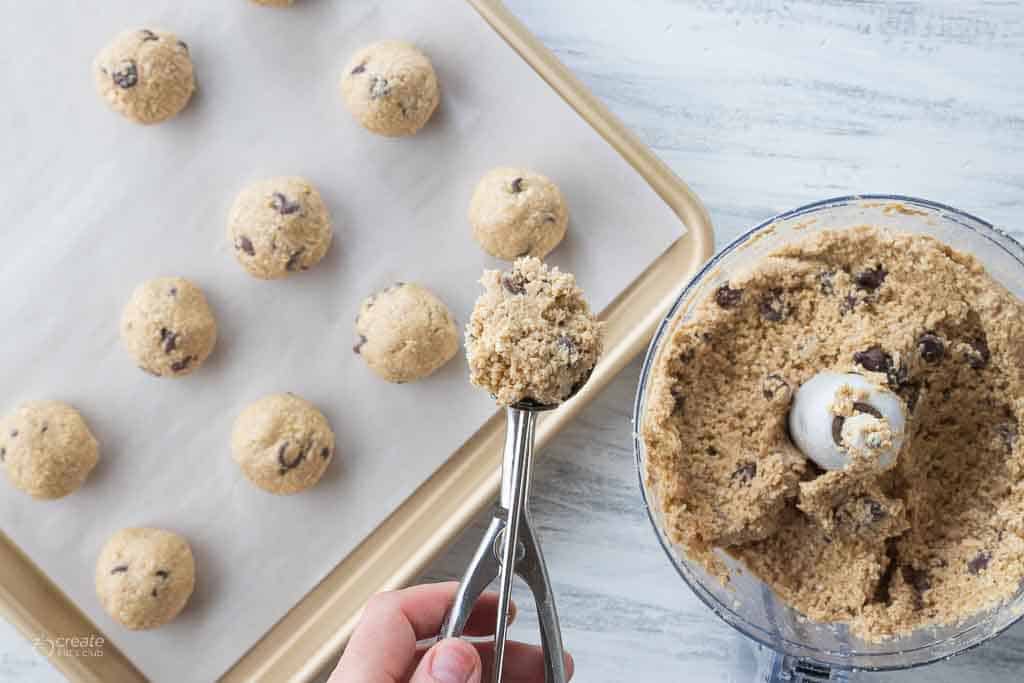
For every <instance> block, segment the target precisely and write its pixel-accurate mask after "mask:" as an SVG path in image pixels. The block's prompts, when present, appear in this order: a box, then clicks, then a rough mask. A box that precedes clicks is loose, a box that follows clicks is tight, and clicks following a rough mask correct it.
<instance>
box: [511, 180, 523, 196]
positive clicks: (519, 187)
mask: <svg viewBox="0 0 1024 683" xmlns="http://www.w3.org/2000/svg"><path fill="white" fill-rule="evenodd" d="M524 189H525V188H524V187H523V179H522V178H516V179H515V180H513V181H512V194H519V193H520V192H522V191H523V190H524Z"/></svg>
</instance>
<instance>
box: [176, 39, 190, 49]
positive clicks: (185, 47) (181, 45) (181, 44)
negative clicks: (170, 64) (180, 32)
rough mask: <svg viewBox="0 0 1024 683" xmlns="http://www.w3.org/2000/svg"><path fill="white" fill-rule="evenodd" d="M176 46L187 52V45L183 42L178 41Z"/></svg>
mask: <svg viewBox="0 0 1024 683" xmlns="http://www.w3.org/2000/svg"><path fill="white" fill-rule="evenodd" d="M178 45H179V47H181V49H182V50H184V51H185V52H188V43H186V42H185V41H184V40H179V41H178Z"/></svg>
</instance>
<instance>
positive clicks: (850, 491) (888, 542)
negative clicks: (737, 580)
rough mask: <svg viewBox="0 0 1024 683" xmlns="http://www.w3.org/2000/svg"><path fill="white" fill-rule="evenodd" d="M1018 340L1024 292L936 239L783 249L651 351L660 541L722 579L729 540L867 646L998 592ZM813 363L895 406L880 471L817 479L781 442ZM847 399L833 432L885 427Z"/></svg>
mask: <svg viewBox="0 0 1024 683" xmlns="http://www.w3.org/2000/svg"><path fill="white" fill-rule="evenodd" d="M1021 339H1024V302H1022V301H1021V300H1020V299H1018V298H1017V297H1015V296H1014V295H1013V294H1011V293H1010V292H1009V291H1007V289H1006V288H1005V287H1003V285H1001V284H1000V283H998V282H997V281H996V280H994V279H993V278H992V277H991V276H989V274H988V273H986V272H985V270H984V268H983V267H982V266H981V265H980V264H979V263H978V261H977V260H975V259H974V258H973V257H972V256H970V255H967V254H964V253H961V252H958V251H955V250H954V249H952V248H951V247H949V246H947V245H945V244H942V243H941V242H939V241H937V240H935V239H933V238H931V237H928V236H923V235H909V234H900V233H893V232H888V231H885V230H881V229H877V228H874V227H871V226H861V227H855V228H850V229H846V230H838V231H821V232H820V233H818V234H816V235H813V236H811V237H808V238H806V239H804V240H802V241H799V242H796V243H794V244H791V245H788V246H785V247H783V248H780V249H779V250H777V251H775V252H774V253H773V254H771V255H770V256H768V257H766V258H764V259H763V260H762V261H760V262H759V263H757V264H756V265H755V266H754V267H753V268H751V269H750V270H749V271H748V272H746V273H745V274H744V275H742V276H740V277H737V278H735V279H732V280H731V281H729V282H726V283H724V284H722V285H721V286H720V287H719V288H718V289H717V290H716V291H715V292H714V294H713V295H712V296H709V297H708V298H707V300H706V301H703V302H700V303H699V304H698V306H697V308H696V310H695V311H694V312H693V315H692V316H691V317H689V318H688V319H685V320H683V321H679V322H677V323H676V326H675V328H674V331H673V333H672V337H671V339H669V340H668V341H666V348H665V349H664V350H663V352H662V353H661V354H660V355H659V357H658V364H657V366H656V367H655V369H654V371H653V375H652V382H651V386H650V395H649V398H648V402H647V410H646V414H645V416H644V424H643V426H642V429H643V438H644V443H645V446H646V451H647V456H648V460H647V472H646V477H647V482H648V486H649V487H650V488H651V490H652V491H653V492H654V493H655V496H654V497H655V499H656V501H657V503H658V505H659V506H660V507H661V510H662V512H663V517H664V520H665V527H666V529H667V532H668V534H669V535H670V537H671V539H672V540H673V541H674V542H676V543H679V544H680V545H681V546H682V547H683V548H684V549H685V551H686V553H687V556H688V557H689V558H690V559H691V560H694V561H697V562H701V563H703V564H704V565H705V567H706V568H707V569H708V570H709V571H710V572H712V573H715V574H718V575H719V576H720V577H722V578H723V579H724V578H725V576H726V572H725V568H724V565H723V564H722V563H721V562H720V559H719V555H718V553H720V552H723V551H724V552H725V553H728V554H729V555H732V556H733V557H735V558H738V559H740V560H742V561H743V563H744V564H745V565H746V567H747V569H748V570H749V571H751V572H752V573H753V574H754V575H755V576H757V577H758V578H760V579H761V580H762V581H764V582H765V583H767V584H768V585H769V586H770V587H771V588H772V589H773V590H774V591H775V592H776V594H778V596H779V597H780V598H781V599H782V600H784V601H785V602H787V603H788V604H789V605H791V606H792V607H793V608H794V609H796V610H798V611H800V612H801V613H802V614H804V615H805V616H807V617H808V618H810V619H812V620H814V621H818V622H844V623H847V624H849V625H850V627H851V629H852V631H853V632H854V633H855V634H857V635H858V636H860V637H862V638H865V639H868V640H873V641H874V640H880V639H883V638H886V637H891V636H895V635H904V634H907V633H910V632H912V631H913V630H915V629H918V628H922V627H927V626H931V625H938V624H952V623H955V622H958V621H960V620H962V619H965V618H967V617H970V616H971V615H973V614H975V613H977V612H979V611H981V610H983V609H986V608H988V607H992V606H995V605H997V604H999V603H1000V602H1001V601H1003V600H1005V599H1007V598H1009V597H1011V596H1013V595H1014V594H1015V593H1016V591H1017V590H1018V588H1019V586H1020V585H1021V580H1022V579H1024V446H1022V440H1021V438H1020V435H1021V423H1022V421H1024V371H1022V368H1024V345H1021V341H1020V340H1021ZM822 371H829V372H840V373H851V372H852V373H858V374H860V375H863V376H864V377H865V378H866V379H868V380H869V381H870V382H872V383H875V384H877V385H879V386H884V387H887V388H888V390H889V391H892V392H894V393H895V394H896V395H898V396H899V397H900V399H901V400H902V401H903V403H904V404H905V406H906V408H907V412H908V417H909V419H908V424H907V432H908V433H907V438H906V439H905V440H904V441H903V444H902V447H901V449H900V452H899V453H898V454H897V456H896V461H895V463H894V464H893V465H892V466H891V467H889V468H882V469H879V468H877V467H862V466H859V464H858V463H859V460H858V459H857V458H856V457H854V458H853V459H852V460H851V462H850V464H848V465H847V466H846V467H845V468H844V469H839V470H834V471H830V472H823V471H821V470H819V469H817V468H816V467H815V466H814V465H813V464H812V463H811V462H810V461H808V460H806V459H805V458H804V456H803V454H802V453H801V452H800V451H799V450H797V449H796V448H795V446H794V445H793V444H792V442H791V441H790V439H789V436H788V434H787V430H786V423H787V418H786V416H787V413H788V411H789V408H790V402H791V396H792V394H793V392H794V391H795V390H796V389H797V388H798V387H800V386H801V385H803V384H804V383H805V382H807V381H808V380H809V379H811V378H812V377H814V376H815V375H816V374H817V373H819V372H822ZM840 398H842V397H840ZM846 399H847V400H845V401H844V400H839V401H837V402H836V403H835V404H834V405H833V406H832V410H833V411H835V413H836V415H837V418H838V419H835V420H834V421H833V426H834V429H835V432H834V438H835V440H836V442H837V443H844V444H847V445H849V443H850V442H851V441H857V440H858V439H863V441H864V443H865V444H867V445H870V444H869V443H868V442H869V441H870V440H872V439H874V440H877V441H878V445H879V446H884V445H885V443H886V441H887V440H889V439H891V438H893V435H892V433H891V432H887V424H882V422H883V421H880V420H878V419H877V418H878V415H877V414H874V412H873V410H872V406H870V405H868V404H863V403H858V402H857V398H856V397H855V396H853V395H852V394H851V395H850V396H848V397H846ZM875 410H877V409H875ZM847 423H851V424H847Z"/></svg>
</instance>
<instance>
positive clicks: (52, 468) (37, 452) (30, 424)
mask: <svg viewBox="0 0 1024 683" xmlns="http://www.w3.org/2000/svg"><path fill="white" fill-rule="evenodd" d="M98 461H99V444H97V442H96V437H94V436H93V435H92V432H90V431H89V427H88V425H86V423H85V420H84V419H83V418H82V416H81V415H80V414H79V413H78V411H77V410H75V409H74V408H72V407H71V406H69V405H68V404H67V403H61V402H60V401H26V402H24V403H22V404H21V405H20V406H18V408H17V409H16V410H15V411H14V412H13V413H12V414H10V415H8V416H7V417H5V418H3V419H2V420H0V466H2V467H3V468H4V471H5V472H6V473H7V478H8V480H10V482H11V483H12V484H14V486H16V487H17V488H18V489H20V490H22V491H24V492H25V493H27V494H29V495H30V496H32V497H33V498H40V499H53V498H63V497H64V496H66V495H68V494H70V493H73V492H74V491H76V490H77V489H78V488H79V487H80V486H81V485H82V484H83V483H84V482H85V480H86V478H87V477H88V476H89V473H90V472H92V468H93V467H95V466H96V463H97V462H98Z"/></svg>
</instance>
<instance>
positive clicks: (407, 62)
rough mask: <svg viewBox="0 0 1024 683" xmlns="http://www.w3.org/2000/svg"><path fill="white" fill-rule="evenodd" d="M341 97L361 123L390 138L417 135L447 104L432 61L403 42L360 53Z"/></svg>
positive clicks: (344, 79)
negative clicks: (442, 103)
mask: <svg viewBox="0 0 1024 683" xmlns="http://www.w3.org/2000/svg"><path fill="white" fill-rule="evenodd" d="M341 95H342V98H343V99H344V100H345V105H346V106H347V107H348V110H349V111H350V112H351V113H352V116H354V117H355V119H356V121H358V122H359V123H360V124H362V126H363V127H364V128H366V129H367V130H369V131H371V132H373V133H377V134H378V135H386V136H388V137H401V136H405V135H412V134H414V133H416V132H417V131H418V130H419V129H420V128H422V127H423V126H424V124H426V122H427V121H428V120H429V119H430V117H431V115H432V114H433V113H434V110H435V109H437V105H438V103H439V102H440V101H441V91H440V89H439V87H438V84H437V74H436V73H434V67H433V65H431V63H430V60H429V59H428V58H427V56H426V55H425V54H423V53H422V52H420V51H419V50H418V49H416V47H415V46H413V45H410V44H409V43H405V42H402V41H398V40H384V41H381V42H379V43H373V44H372V45H368V46H366V47H364V48H363V49H361V50H360V51H359V52H357V53H356V54H355V55H354V56H353V57H352V59H351V60H349V63H348V64H347V65H346V66H345V71H344V73H343V74H342V76H341Z"/></svg>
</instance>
